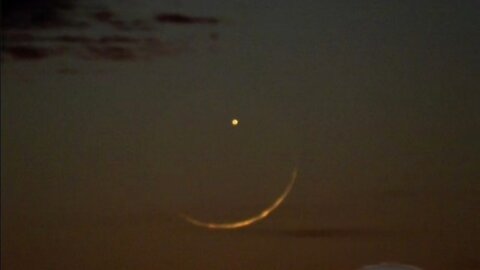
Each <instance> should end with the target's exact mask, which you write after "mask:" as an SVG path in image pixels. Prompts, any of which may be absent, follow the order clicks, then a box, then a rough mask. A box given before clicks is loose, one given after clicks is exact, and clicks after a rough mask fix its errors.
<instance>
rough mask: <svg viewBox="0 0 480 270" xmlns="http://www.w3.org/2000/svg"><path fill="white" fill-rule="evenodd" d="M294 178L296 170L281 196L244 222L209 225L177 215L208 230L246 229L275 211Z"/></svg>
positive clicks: (184, 215)
mask: <svg viewBox="0 0 480 270" xmlns="http://www.w3.org/2000/svg"><path fill="white" fill-rule="evenodd" d="M296 178H297V168H295V169H293V172H292V178H291V180H290V183H289V184H288V185H287V187H286V188H285V190H284V191H283V193H282V195H280V197H278V198H277V199H276V200H275V201H274V202H273V204H272V205H270V206H269V207H268V208H266V209H265V210H263V211H262V212H260V213H259V214H257V215H255V216H253V217H250V218H247V219H245V220H241V221H236V222H228V223H210V222H204V221H200V220H198V219H195V218H192V217H190V216H188V215H186V214H179V215H180V216H181V217H182V218H183V219H185V220H186V221H188V222H189V223H191V224H193V225H196V226H199V227H204V228H208V229H214V230H215V229H220V230H229V229H240V228H243V227H247V226H250V225H252V224H254V223H256V222H258V221H260V220H262V219H264V218H266V217H268V216H269V215H270V214H271V213H272V212H273V211H274V210H275V209H277V207H279V206H280V204H282V202H283V201H284V200H285V198H286V197H287V195H288V194H289V193H290V191H291V190H292V187H293V184H294V183H295V180H296Z"/></svg>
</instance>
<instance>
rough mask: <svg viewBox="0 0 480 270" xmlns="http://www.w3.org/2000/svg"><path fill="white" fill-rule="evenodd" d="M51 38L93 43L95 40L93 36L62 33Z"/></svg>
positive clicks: (67, 41)
mask: <svg viewBox="0 0 480 270" xmlns="http://www.w3.org/2000/svg"><path fill="white" fill-rule="evenodd" d="M51 40H52V41H57V42H66V43H92V42H94V41H95V40H94V39H93V38H90V37H86V36H79V35H60V36H58V37H55V38H53V39H51Z"/></svg>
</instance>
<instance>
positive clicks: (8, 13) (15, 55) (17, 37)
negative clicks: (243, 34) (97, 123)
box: [2, 0, 219, 61]
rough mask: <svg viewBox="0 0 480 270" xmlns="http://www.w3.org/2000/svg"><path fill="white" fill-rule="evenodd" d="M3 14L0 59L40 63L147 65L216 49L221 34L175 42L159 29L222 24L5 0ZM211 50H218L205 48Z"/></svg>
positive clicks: (58, 2)
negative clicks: (59, 59) (69, 59)
mask: <svg viewBox="0 0 480 270" xmlns="http://www.w3.org/2000/svg"><path fill="white" fill-rule="evenodd" d="M2 15H3V16H4V20H3V22H4V24H3V28H4V33H5V43H4V44H5V45H4V47H3V48H2V55H3V56H7V57H6V58H5V59H7V60H9V59H11V60H24V61H25V60H41V59H45V58H47V57H52V56H60V55H64V56H73V57H77V58H80V59H85V60H115V61H131V60H136V59H144V60H147V59H151V58H152V57H162V56H165V55H177V54H179V53H182V52H188V51H190V50H192V49H193V48H196V47H195V46H196V45H197V46H200V47H202V46H203V45H202V44H204V43H205V41H207V42H208V43H211V44H215V43H216V42H217V41H218V39H219V34H218V33H217V32H215V34H210V35H208V34H207V36H205V37H204V38H203V40H204V41H202V42H197V41H196V39H195V38H194V37H195V35H191V34H190V33H189V34H187V35H186V36H185V38H179V37H178V35H174V36H175V38H172V37H171V36H163V35H162V33H164V31H163V30H164V29H163V28H164V27H168V26H160V25H161V24H184V25H188V24H205V25H214V24H218V23H219V20H218V19H217V18H214V17H194V16H189V15H186V14H177V13H159V15H157V16H147V17H144V18H130V17H129V18H127V17H122V16H121V15H119V14H117V13H115V12H113V11H112V10H111V9H110V8H109V7H105V6H104V7H94V6H90V7H80V6H79V3H78V2H75V1H71V0H38V1H35V0H18V1H14V0H6V1H5V3H4V10H3V14H2ZM80 28H81V30H82V31H79V30H80ZM160 28H161V29H160ZM162 29H163V30H162ZM169 31H176V30H175V29H174V28H172V29H171V30H169ZM203 35H205V33H203ZM211 47H214V45H209V46H207V48H211Z"/></svg>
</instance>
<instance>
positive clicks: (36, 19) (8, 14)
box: [2, 0, 86, 29]
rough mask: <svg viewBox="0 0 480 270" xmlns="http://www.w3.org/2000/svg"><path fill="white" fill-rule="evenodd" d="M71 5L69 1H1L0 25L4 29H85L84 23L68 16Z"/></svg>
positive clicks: (72, 6)
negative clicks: (0, 15)
mask: <svg viewBox="0 0 480 270" xmlns="http://www.w3.org/2000/svg"><path fill="white" fill-rule="evenodd" d="M73 3H74V2H73V1H70V0H6V1H2V24H3V27H4V29H49V28H65V27H75V28H79V27H85V26H86V23H85V22H81V21H76V20H73V19H72V17H71V16H69V13H70V12H71V11H72V10H73V9H74V4H73Z"/></svg>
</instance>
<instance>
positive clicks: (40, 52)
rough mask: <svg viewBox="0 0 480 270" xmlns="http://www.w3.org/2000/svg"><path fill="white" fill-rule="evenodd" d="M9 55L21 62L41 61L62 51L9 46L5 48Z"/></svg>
mask: <svg viewBox="0 0 480 270" xmlns="http://www.w3.org/2000/svg"><path fill="white" fill-rule="evenodd" d="M5 51H6V52H7V54H8V55H9V56H11V57H13V58H14V59H19V60H40V59H43V58H46V57H48V56H52V55H56V54H58V53H60V50H53V49H49V48H44V47H37V46H26V45H25V46H9V47H7V48H5Z"/></svg>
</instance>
